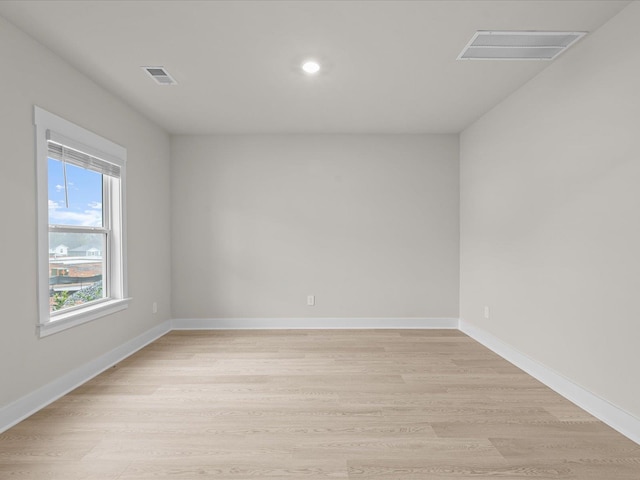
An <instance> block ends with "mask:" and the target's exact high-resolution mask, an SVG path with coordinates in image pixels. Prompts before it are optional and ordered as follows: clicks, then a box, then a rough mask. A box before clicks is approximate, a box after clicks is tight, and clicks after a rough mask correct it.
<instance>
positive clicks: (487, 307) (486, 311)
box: [484, 305, 489, 320]
mask: <svg viewBox="0 0 640 480" xmlns="http://www.w3.org/2000/svg"><path fill="white" fill-rule="evenodd" d="M484 318H486V319H487V320H489V306H488V305H485V306H484Z"/></svg>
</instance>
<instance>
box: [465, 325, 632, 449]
mask: <svg viewBox="0 0 640 480" xmlns="http://www.w3.org/2000/svg"><path fill="white" fill-rule="evenodd" d="M459 329H460V331H462V332H463V333H465V334H467V335H469V336H470V337H471V338H473V339H474V340H475V341H477V342H478V343H481V344H482V345H484V346H485V347H487V348H488V349H489V350H491V351H493V352H495V353H497V354H498V355H500V356H501V357H502V358H504V359H505V360H507V361H509V362H511V363H513V364H514V365H515V366H516V367H518V368H520V369H522V370H524V371H525V372H527V373H528V374H529V375H531V376H532V377H534V378H535V379H537V380H539V381H540V382H542V383H544V384H545V385H546V386H547V387H549V388H550V389H552V390H553V391H555V392H557V393H559V394H560V395H562V396H563V397H565V398H566V399H567V400H569V401H570V402H573V403H574V404H576V405H577V406H578V407H580V408H582V409H583V410H586V411H587V412H589V413H590V414H591V415H593V416H594V417H596V418H597V419H598V420H601V421H602V422H604V423H606V424H607V425H609V426H610V427H611V428H613V429H615V430H617V431H618V432H620V433H621V434H622V435H624V436H625V437H627V438H629V439H631V440H633V441H634V442H636V443H638V444H640V419H638V418H636V417H635V416H633V415H631V414H630V413H628V412H626V411H624V410H623V409H621V408H620V407H617V406H615V405H613V404H612V403H610V402H608V401H607V400H605V399H603V398H600V397H599V396H597V395H595V394H594V393H592V392H590V391H589V390H586V389H585V388H583V387H581V386H580V385H578V384H576V383H574V382H572V381H571V380H569V379H568V378H566V377H564V376H562V375H560V374H559V373H557V372H555V371H554V370H552V369H550V368H549V367H547V366H545V365H542V364H541V363H539V362H537V361H536V360H533V359H532V358H530V357H528V356H526V355H524V354H523V353H521V352H519V351H518V350H516V349H515V348H513V347H511V346H509V345H507V344H506V343H504V342H503V341H501V340H499V339H498V338H496V337H495V336H493V335H492V334H490V333H488V332H486V331H485V330H482V329H481V328H478V327H475V326H473V325H471V324H469V323H467V322H465V321H464V320H462V319H461V320H460V327H459Z"/></svg>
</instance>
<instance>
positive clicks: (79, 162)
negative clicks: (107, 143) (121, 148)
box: [47, 131, 121, 178]
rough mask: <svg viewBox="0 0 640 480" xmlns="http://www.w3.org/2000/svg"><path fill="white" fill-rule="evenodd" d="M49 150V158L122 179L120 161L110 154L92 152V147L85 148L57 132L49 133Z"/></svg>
mask: <svg viewBox="0 0 640 480" xmlns="http://www.w3.org/2000/svg"><path fill="white" fill-rule="evenodd" d="M47 150H48V155H49V158H53V159H55V160H59V161H61V162H64V163H68V164H70V165H75V166H76V167H80V168H86V169H87V170H92V171H94V172H98V173H101V174H103V175H109V176H110V177H115V178H120V170H121V169H120V165H119V164H118V163H119V162H120V161H119V160H117V159H113V158H112V157H110V155H108V154H101V152H97V151H91V150H92V149H91V148H90V147H84V146H83V145H80V144H78V143H77V142H73V141H71V140H68V139H65V138H64V137H63V136H62V135H58V134H56V133H55V132H51V131H48V132H47ZM109 160H111V161H109ZM116 162H117V163H116Z"/></svg>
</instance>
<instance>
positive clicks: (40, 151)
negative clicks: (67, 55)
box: [34, 106, 131, 337]
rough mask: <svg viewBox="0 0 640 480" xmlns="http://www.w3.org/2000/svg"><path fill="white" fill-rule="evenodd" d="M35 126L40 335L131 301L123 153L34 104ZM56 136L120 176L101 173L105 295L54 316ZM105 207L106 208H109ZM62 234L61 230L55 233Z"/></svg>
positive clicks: (102, 314) (123, 305)
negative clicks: (52, 151) (52, 145)
mask: <svg viewBox="0 0 640 480" xmlns="http://www.w3.org/2000/svg"><path fill="white" fill-rule="evenodd" d="M34 123H35V128H36V176H37V180H36V183H37V226H38V313H39V315H38V324H37V331H38V334H39V336H40V337H45V336H47V335H51V334H54V333H57V332H60V331H62V330H66V329H68V328H71V327H74V326H76V325H81V324H83V323H87V322H90V321H92V320H96V319H98V318H101V317H104V316H105V315H110V314H112V313H115V312H118V311H120V310H124V309H125V308H127V307H128V304H129V301H130V300H131V299H130V298H129V297H128V290H127V248H126V238H127V236H126V221H125V220H126V215H125V213H126V208H125V205H126V203H125V192H126V188H125V186H126V169H125V166H126V162H127V150H126V149H125V148H124V147H122V146H120V145H118V144H116V143H113V142H111V141H110V140H107V139H105V138H103V137H101V136H99V135H96V134H95V133H93V132H90V131H89V130H86V129H84V128H82V127H80V126H78V125H76V124H74V123H71V122H69V121H67V120H65V119H63V118H61V117H59V116H57V115H54V114H52V113H50V112H47V111H46V110H44V109H42V108H40V107H38V106H34ZM51 137H55V138H56V139H57V140H56V141H59V140H60V139H62V142H64V144H65V145H66V146H67V147H70V148H73V149H75V150H79V151H81V152H84V153H87V154H89V155H91V156H93V157H97V158H100V159H103V160H105V161H107V162H109V163H112V164H114V165H117V166H119V167H120V178H119V179H116V178H113V177H108V176H107V175H105V177H104V181H103V194H104V203H105V205H104V207H105V209H106V211H107V212H108V215H109V223H108V228H109V234H108V235H107V241H108V243H107V245H106V252H105V253H106V255H105V256H106V257H107V261H106V265H105V268H106V269H105V273H106V275H105V277H106V282H105V283H106V284H105V285H103V288H104V289H105V291H106V292H107V297H106V298H104V299H102V300H97V301H94V302H90V303H87V304H86V305H79V306H76V307H73V308H70V309H68V310H67V309H65V310H64V311H62V312H56V313H55V315H52V314H51V312H50V307H49V231H50V230H49V189H48V182H49V172H48V163H49V162H48V157H49V150H48V144H47V141H48V140H49V138H51ZM107 203H108V204H107ZM58 231H60V230H58Z"/></svg>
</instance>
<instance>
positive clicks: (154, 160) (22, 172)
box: [0, 18, 171, 407]
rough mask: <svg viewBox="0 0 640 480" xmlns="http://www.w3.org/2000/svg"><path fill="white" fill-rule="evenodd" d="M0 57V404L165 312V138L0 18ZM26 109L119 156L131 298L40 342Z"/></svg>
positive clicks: (31, 164)
mask: <svg viewBox="0 0 640 480" xmlns="http://www.w3.org/2000/svg"><path fill="white" fill-rule="evenodd" d="M0 58H2V75H1V79H0V106H1V107H0V139H1V141H2V144H3V154H2V159H0V178H1V179H2V186H1V188H0V203H1V204H2V205H3V210H2V211H3V217H2V233H1V234H0V237H1V239H2V247H1V248H0V266H1V268H2V274H0V305H2V313H1V314H0V317H1V321H0V328H1V332H0V407H1V406H4V405H7V404H9V403H11V402H12V401H14V400H17V399H18V398H20V397H22V396H23V395H25V394H27V393H30V392H32V391H33V390H35V389H36V388H38V387H41V386H43V385H45V384H47V383H49V382H51V381H53V380H55V379H57V378H59V377H61V376H62V375H64V374H66V373H68V372H69V371H71V370H73V369H74V368H75V367H77V366H79V365H83V364H86V363H87V362H88V361H90V360H92V359H94V358H97V357H99V356H100V355H102V354H104V353H106V352H109V351H111V350H112V349H114V348H116V347H118V346H120V345H122V344H123V343H125V342H126V341H127V340H130V339H132V338H134V337H136V336H137V335H139V334H141V333H142V332H145V331H147V330H149V329H150V328H152V327H153V326H155V325H158V324H159V323H161V322H163V321H165V320H167V319H168V318H169V315H170V308H171V306H170V298H169V297H170V262H169V256H170V250H169V237H170V222H169V218H170V217H169V214H168V212H169V138H168V136H167V135H166V134H165V133H164V132H163V131H162V130H161V129H160V128H158V127H156V126H155V125H154V124H152V123H151V122H149V121H148V120H146V119H145V118H143V117H142V116H140V115H139V114H138V113H135V112H134V111H133V110H132V109H131V108H129V107H128V106H126V105H125V104H124V103H123V102H122V101H120V100H118V99H117V98H116V97H114V96H113V95H111V94H109V93H108V92H106V91H105V90H103V89H102V88H100V87H98V86H97V85H95V84H94V83H93V82H91V81H90V80H88V79H87V78H86V77H84V76H83V75H81V74H80V73H78V72H77V71H76V70H74V69H73V68H71V67H70V66H69V65H67V64H66V63H65V62H64V61H62V60H61V59H60V58H59V57H57V56H55V55H54V54H52V53H51V52H50V51H49V50H47V49H46V48H44V47H43V46H41V45H39V44H38V43H36V42H35V41H34V40H32V39H31V38H30V37H28V36H26V35H25V34H23V33H22V32H20V31H19V30H17V29H16V28H14V27H13V26H12V25H11V24H9V23H7V22H6V21H5V20H4V19H2V18H0ZM34 104H36V105H39V106H41V107H43V108H44V109H46V110H48V111H50V112H52V113H55V114H57V115H59V116H61V117H63V118H65V119H67V120H70V121H72V122H74V123H77V124H78V125H81V126H82V127H85V128H87V129H89V130H92V131H94V132H95V133H97V134H99V135H102V136H104V137H106V138H108V139H109V140H112V141H114V142H116V143H118V144H120V145H123V146H125V147H126V148H127V149H128V164H127V182H128V184H127V192H126V193H127V202H128V209H127V215H128V226H129V229H128V242H129V243H128V245H129V250H128V253H129V294H130V295H131V296H132V297H133V300H132V302H131V304H130V306H129V308H128V309H127V310H125V311H123V312H120V313H117V314H114V315H111V316H108V317H104V318H102V319H100V320H96V321H94V322H90V323H88V324H85V325H82V326H79V327H75V328H72V329H70V330H66V331H64V332H61V333H57V334H54V335H52V336H49V337H45V338H42V339H39V338H38V337H37V336H36V328H35V326H36V322H37V299H36V230H35V229H36V205H35V200H36V190H35V178H36V175H35V136H34V126H33V106H34ZM153 300H157V301H158V302H159V312H158V313H157V314H156V315H152V313H151V303H152V302H153Z"/></svg>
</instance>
